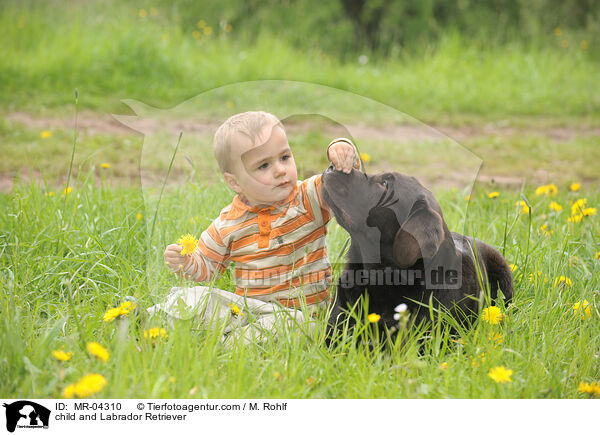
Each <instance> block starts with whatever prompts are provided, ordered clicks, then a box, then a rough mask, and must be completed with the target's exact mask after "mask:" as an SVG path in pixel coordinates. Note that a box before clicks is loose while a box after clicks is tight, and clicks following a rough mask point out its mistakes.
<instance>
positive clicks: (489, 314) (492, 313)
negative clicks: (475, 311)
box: [481, 306, 504, 325]
mask: <svg viewBox="0 0 600 435" xmlns="http://www.w3.org/2000/svg"><path fill="white" fill-rule="evenodd" d="M481 318H482V319H483V321H484V322H487V323H489V324H490V325H496V324H498V323H500V322H501V321H502V320H503V318H504V315H503V314H502V311H501V310H500V308H498V307H496V306H493V307H488V308H485V309H484V310H483V313H482V314H481Z"/></svg>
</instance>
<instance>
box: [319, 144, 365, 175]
mask: <svg viewBox="0 0 600 435" xmlns="http://www.w3.org/2000/svg"><path fill="white" fill-rule="evenodd" d="M338 142H345V143H347V144H348V145H351V146H352V148H354V169H358V170H359V171H362V162H361V161H360V154H359V152H358V149H357V148H356V145H354V142H352V141H351V140H350V139H348V138H345V137H338V138H337V139H334V140H332V141H331V142H329V145H327V160H329V148H331V146H332V145H335V144H336V143H338ZM329 161H331V160H329Z"/></svg>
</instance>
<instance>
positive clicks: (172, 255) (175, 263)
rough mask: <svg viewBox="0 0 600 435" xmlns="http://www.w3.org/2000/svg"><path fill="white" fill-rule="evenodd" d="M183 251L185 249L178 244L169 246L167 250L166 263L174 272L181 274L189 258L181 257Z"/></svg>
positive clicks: (165, 254)
mask: <svg viewBox="0 0 600 435" xmlns="http://www.w3.org/2000/svg"><path fill="white" fill-rule="evenodd" d="M182 249H183V247H182V246H181V245H178V244H173V245H169V246H167V248H166V249H165V253H164V257H165V263H166V264H167V266H168V267H169V269H171V271H172V272H179V271H180V270H181V269H182V268H183V265H184V264H185V261H186V259H187V257H186V256H182V255H181V250H182Z"/></svg>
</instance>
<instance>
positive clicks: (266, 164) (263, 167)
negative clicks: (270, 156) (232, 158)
mask: <svg viewBox="0 0 600 435" xmlns="http://www.w3.org/2000/svg"><path fill="white" fill-rule="evenodd" d="M268 167H269V164H268V163H263V164H262V165H260V166H259V167H258V168H257V169H259V170H262V169H267V168H268Z"/></svg>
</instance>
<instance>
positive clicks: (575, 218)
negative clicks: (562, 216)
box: [567, 214, 583, 224]
mask: <svg viewBox="0 0 600 435" xmlns="http://www.w3.org/2000/svg"><path fill="white" fill-rule="evenodd" d="M582 219H583V214H576V215H573V216H571V217H570V218H569V219H567V222H573V223H574V224H576V223H578V222H581V220H582Z"/></svg>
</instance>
